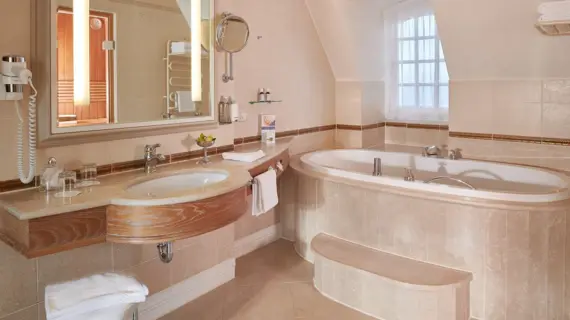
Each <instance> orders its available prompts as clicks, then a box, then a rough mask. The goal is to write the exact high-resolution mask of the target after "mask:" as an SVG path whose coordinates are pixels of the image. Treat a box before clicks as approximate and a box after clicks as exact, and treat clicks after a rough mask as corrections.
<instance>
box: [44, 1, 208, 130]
mask: <svg viewBox="0 0 570 320" xmlns="http://www.w3.org/2000/svg"><path fill="white" fill-rule="evenodd" d="M36 2H37V4H36V5H37V6H38V7H39V8H37V11H36V12H37V13H38V14H40V13H39V11H40V10H41V7H42V4H40V3H39V2H41V1H39V2H38V1H37V0H36ZM48 2H49V3H50V4H49V10H50V21H49V22H50V26H51V28H50V29H51V30H50V40H49V43H50V46H49V47H50V54H49V59H50V65H51V68H50V69H51V70H50V72H49V73H50V75H49V77H48V78H49V79H50V84H51V88H50V89H51V90H50V93H51V98H50V101H51V103H50V104H51V108H50V112H49V116H50V120H51V121H50V122H51V126H50V127H51V128H50V134H52V135H56V134H62V133H71V132H85V131H100V130H107V129H120V128H136V127H147V126H157V125H169V124H180V123H201V122H212V121H213V120H214V119H215V118H214V110H215V109H214V103H213V101H214V99H213V94H214V90H213V88H214V86H213V79H214V77H213V76H212V75H213V65H214V50H213V47H214V44H213V40H212V22H213V5H212V3H211V0H50V1H48ZM40 20H41V19H40ZM40 28H41V26H37V29H40ZM40 32H41V31H40ZM40 42H41V41H40ZM40 47H41V46H40ZM36 53H37V54H41V53H38V52H37V50H36ZM40 94H41V92H40Z"/></svg>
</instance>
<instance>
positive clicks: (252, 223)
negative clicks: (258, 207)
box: [235, 197, 279, 240]
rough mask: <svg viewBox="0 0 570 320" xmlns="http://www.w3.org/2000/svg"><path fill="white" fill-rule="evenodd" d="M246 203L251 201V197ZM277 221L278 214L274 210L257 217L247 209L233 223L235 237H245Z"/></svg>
mask: <svg viewBox="0 0 570 320" xmlns="http://www.w3.org/2000/svg"><path fill="white" fill-rule="evenodd" d="M248 203H251V197H250V199H249V200H248ZM277 223H279V215H278V214H277V212H276V211H275V210H271V211H269V212H267V213H265V214H263V215H261V216H259V217H254V216H253V215H252V214H251V211H250V210H248V212H246V214H244V215H243V216H242V217H241V218H240V219H239V220H238V221H236V223H235V239H236V240H239V239H242V238H245V237H247V236H249V235H252V234H254V233H256V232H257V231H260V230H263V229H265V228H268V227H270V226H272V225H275V224H277Z"/></svg>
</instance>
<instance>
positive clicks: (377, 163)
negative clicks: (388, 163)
mask: <svg viewBox="0 0 570 320" xmlns="http://www.w3.org/2000/svg"><path fill="white" fill-rule="evenodd" d="M372 175H373V176H375V177H380V176H381V175H382V159H380V158H374V171H372Z"/></svg>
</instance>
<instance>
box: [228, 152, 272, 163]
mask: <svg viewBox="0 0 570 320" xmlns="http://www.w3.org/2000/svg"><path fill="white" fill-rule="evenodd" d="M263 157H265V152H263V151H262V150H258V151H255V152H224V153H222V158H224V160H234V161H241V162H254V161H255V160H259V159H261V158H263Z"/></svg>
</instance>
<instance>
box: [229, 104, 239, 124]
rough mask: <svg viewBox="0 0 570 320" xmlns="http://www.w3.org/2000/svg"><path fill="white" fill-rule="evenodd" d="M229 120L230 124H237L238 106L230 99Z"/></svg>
mask: <svg viewBox="0 0 570 320" xmlns="http://www.w3.org/2000/svg"><path fill="white" fill-rule="evenodd" d="M229 105H230V120H231V122H238V121H239V105H238V104H237V101H235V100H234V99H230V102H229Z"/></svg>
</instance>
